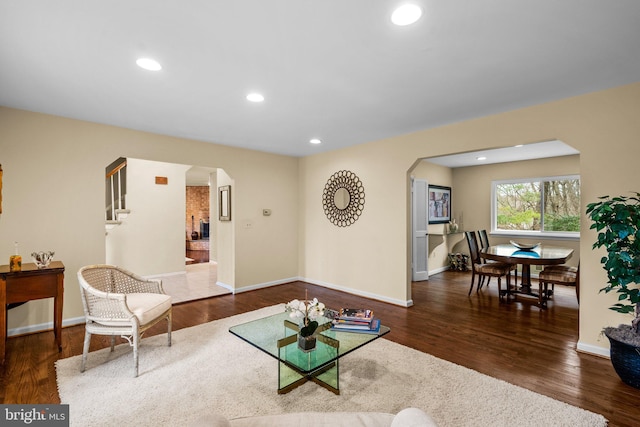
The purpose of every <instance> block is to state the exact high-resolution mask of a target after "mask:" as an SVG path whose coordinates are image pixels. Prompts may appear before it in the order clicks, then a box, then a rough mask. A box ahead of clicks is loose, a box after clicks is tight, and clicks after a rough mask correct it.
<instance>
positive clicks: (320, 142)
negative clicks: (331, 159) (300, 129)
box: [309, 138, 322, 144]
mask: <svg viewBox="0 0 640 427" xmlns="http://www.w3.org/2000/svg"><path fill="white" fill-rule="evenodd" d="M309 142H310V143H311V144H322V141H320V140H319V139H318V138H313V139H311V140H309Z"/></svg>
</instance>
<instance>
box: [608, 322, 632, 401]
mask: <svg viewBox="0 0 640 427" xmlns="http://www.w3.org/2000/svg"><path fill="white" fill-rule="evenodd" d="M604 334H605V335H606V337H607V338H609V343H610V344H611V364H612V365H613V369H615V371H616V373H617V374H618V376H619V377H620V379H621V380H622V382H623V383H625V384H628V385H630V386H631V387H635V388H638V389H640V348H638V347H635V346H632V345H630V344H627V343H625V342H622V341H619V340H617V339H616V338H614V337H612V336H611V335H610V334H609V333H608V332H607V331H605V332H604Z"/></svg>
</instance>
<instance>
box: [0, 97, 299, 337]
mask: <svg viewBox="0 0 640 427" xmlns="http://www.w3.org/2000/svg"><path fill="white" fill-rule="evenodd" d="M118 157H127V158H137V159H145V160H152V161H158V162H167V163H176V164H182V165H196V166H206V167H212V168H215V167H220V168H224V170H225V171H226V172H227V173H228V174H229V176H230V177H231V178H232V179H233V182H234V188H233V196H234V197H233V208H234V221H232V222H231V223H230V224H225V226H230V227H232V228H233V229H234V230H235V232H236V234H238V238H237V239H236V240H235V243H234V246H233V247H231V248H230V249H229V248H226V249H227V250H230V251H233V253H232V254H227V255H225V256H226V257H227V258H226V259H229V258H230V259H231V262H226V263H225V262H221V263H220V264H219V266H218V267H219V274H220V277H221V278H224V280H226V283H227V284H230V285H232V286H233V288H234V289H236V290H243V289H247V288H250V287H255V286H262V285H265V284H270V283H273V282H278V281H280V280H282V279H283V278H289V277H295V276H296V275H297V270H298V265H297V260H298V240H297V230H298V224H297V222H298V194H299V193H298V185H297V176H298V160H297V159H295V158H291V157H286V156H278V155H272V154H266V153H259V152H255V151H251V150H243V149H236V148H231V147H226V146H222V145H216V144H209V143H204V142H198V141H193V140H187V139H181V138H173V137H168V136H162V135H155V134H150V133H145V132H137V131H132V130H128V129H122V128H116V127H113V126H105V125H99V124H95V123H89V122H83V121H78V120H70V119H65V118H60V117H54V116H49V115H44V114H36V113H30V112H26V111H20V110H15V109H10V108H4V107H2V108H0V163H1V164H2V168H3V170H4V185H3V212H2V214H1V215H0V259H6V261H5V262H2V263H3V264H6V263H8V260H9V255H10V254H11V253H12V252H13V242H14V241H15V240H17V241H19V242H20V248H21V252H22V256H23V258H24V259H25V262H26V261H29V254H30V253H31V252H33V251H39V250H55V251H56V256H55V259H57V260H61V261H63V262H64V264H65V266H66V272H65V295H64V312H63V317H64V318H65V319H76V318H78V317H81V316H83V313H82V305H81V301H80V293H79V291H78V282H77V278H76V272H77V271H78V269H79V268H80V267H81V266H83V265H87V264H96V263H102V262H105V227H104V172H105V166H106V165H108V164H109V163H111V162H112V161H113V160H114V159H117V158H118ZM182 191H183V192H184V188H183V189H182ZM267 205H268V206H267ZM264 207H270V208H271V209H272V211H273V214H272V215H271V216H270V217H268V222H267V221H266V220H265V221H263V220H262V217H261V212H262V208H264ZM182 214H183V212H182ZM132 215H133V213H132ZM243 218H248V219H255V221H254V222H253V227H252V228H251V229H250V230H245V229H242V230H239V228H240V222H239V221H237V220H236V219H243ZM182 224H183V220H182V217H181V218H180V226H179V227H180V228H179V229H180V238H181V239H183V238H184V231H183V226H182ZM182 245H184V241H183V242H182ZM234 261H235V265H233V262H234ZM228 270H231V271H230V272H229V271H228ZM52 305H53V304H52V302H51V301H49V300H42V301H32V302H29V303H27V304H25V305H23V306H21V307H18V308H15V309H12V310H11V311H10V313H9V328H10V329H14V330H15V331H17V332H21V331H25V330H29V328H30V327H33V326H34V325H36V326H37V325H43V324H47V323H48V322H51V319H52V318H53V314H52V311H53V308H52Z"/></svg>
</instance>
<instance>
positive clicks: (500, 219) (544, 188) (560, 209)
mask: <svg viewBox="0 0 640 427" xmlns="http://www.w3.org/2000/svg"><path fill="white" fill-rule="evenodd" d="M492 196H493V203H492V219H493V227H492V232H496V233H504V234H516V235H517V234H526V235H531V234H535V235H541V236H559V237H560V236H566V237H576V236H579V233H580V177H579V176H577V175H573V176H562V177H546V178H533V179H531V178H528V179H519V180H508V181H494V182H493V185H492Z"/></svg>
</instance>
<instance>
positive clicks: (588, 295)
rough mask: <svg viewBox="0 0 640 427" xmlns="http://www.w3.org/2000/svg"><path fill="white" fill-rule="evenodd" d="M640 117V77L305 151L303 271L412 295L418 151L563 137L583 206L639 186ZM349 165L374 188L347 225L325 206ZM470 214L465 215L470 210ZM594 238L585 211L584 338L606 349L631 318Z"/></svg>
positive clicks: (586, 344)
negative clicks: (412, 175) (614, 331)
mask: <svg viewBox="0 0 640 427" xmlns="http://www.w3.org/2000/svg"><path fill="white" fill-rule="evenodd" d="M637 117H640V83H636V84H633V85H627V86H624V87H619V88H614V89H610V90H606V91H602V92H596V93H592V94H587V95H583V96H578V97H574V98H569V99H564V100H561V101H557V102H553V103H548V104H543V105H539V106H534V107H530V108H524V109H520V110H516V111H511V112H506V113H502V114H497V115H493V116H489V117H485V118H481V119H477V120H469V121H466V122H461V123H456V124H452V125H449V126H443V127H440V128H436V129H429V130H424V131H420V132H415V133H412V134H408V135H401V136H397V137H395V138H389V139H386V140H382V141H375V142H371V143H367V144H363V145H360V146H356V147H351V148H347V149H343V150H337V151H332V152H329V153H324V154H318V155H316V156H311V157H307V158H303V159H302V160H301V171H300V174H301V179H300V201H301V211H302V212H303V213H304V215H303V216H302V217H301V221H302V222H301V224H300V226H301V228H302V230H301V242H304V245H303V246H304V252H302V253H301V259H300V270H301V274H302V275H303V276H305V277H308V278H313V280H314V281H317V282H321V283H322V282H324V283H328V284H331V285H332V286H335V287H345V288H352V289H357V290H360V291H362V292H370V293H373V294H380V295H383V296H385V297H387V298H388V299H392V300H396V301H400V302H402V301H409V300H410V299H411V295H410V286H408V283H409V278H410V275H409V271H410V270H409V265H408V262H407V261H408V260H409V259H410V256H409V255H410V244H409V237H408V236H410V227H409V224H410V223H409V220H410V216H409V214H408V212H409V209H408V207H409V206H410V198H409V194H410V193H409V184H408V181H409V177H408V171H409V170H410V168H411V167H412V165H413V164H414V163H415V161H416V159H419V158H428V157H435V156H440V155H445V154H451V153H459V152H465V151H473V150H479V149H487V148H499V147H508V146H512V145H515V144H526V143H531V142H539V141H546V140H551V139H560V140H561V141H564V142H565V143H567V144H569V145H571V146H573V147H575V148H576V149H577V150H578V151H579V152H580V153H581V154H580V156H579V158H580V160H579V166H580V167H579V172H580V174H581V180H582V203H583V212H584V207H585V206H586V204H587V203H589V202H591V201H594V200H596V199H597V197H598V196H601V195H605V194H620V193H625V192H628V191H632V190H637V188H635V186H636V185H637V183H638V172H637V166H636V163H637V158H638V157H639V155H640V144H638V135H640V121H639V120H637ZM340 169H350V170H352V171H354V172H356V173H357V174H358V176H360V178H361V179H362V181H363V183H364V186H365V189H366V192H367V193H366V196H367V205H366V207H365V211H364V214H363V215H362V217H361V218H360V220H358V222H357V223H356V224H354V225H353V226H351V227H349V228H348V229H339V228H337V227H335V226H333V225H331V224H330V223H329V222H328V221H327V220H326V218H324V213H323V212H322V208H321V205H320V194H321V191H322V188H323V187H324V184H325V182H326V180H327V179H328V177H329V176H330V175H331V174H332V173H333V172H335V171H337V170H340ZM455 194H456V193H454V201H453V203H454V204H455V203H456V201H455V200H456V196H455ZM456 209H457V208H456V207H455V206H454V211H455V210H456ZM464 215H465V219H464V221H465V223H466V222H467V217H468V216H469V214H468V213H465V214H464ZM464 226H465V227H466V226H467V224H464ZM594 240H595V233H594V232H593V231H591V230H589V224H588V221H587V220H586V218H585V217H583V222H582V228H581V241H580V253H581V255H580V257H581V261H582V264H581V269H582V275H581V278H582V279H581V286H582V291H581V310H580V347H581V348H582V349H584V350H587V351H595V352H597V351H599V349H601V348H602V347H608V344H607V343H606V342H605V341H606V340H604V339H602V337H601V336H600V331H601V329H602V327H603V326H605V325H612V324H617V323H620V322H628V321H629V319H628V318H626V317H624V316H621V315H618V314H616V313H614V312H612V311H611V310H608V307H609V305H610V304H611V303H613V302H614V298H615V297H614V296H612V295H602V294H599V293H598V290H599V289H600V288H601V287H602V286H603V285H604V283H605V282H606V274H605V272H604V270H603V269H602V267H601V266H600V263H599V260H600V257H601V255H602V253H601V252H595V251H592V250H591V245H592V242H593V241H594ZM424 309H428V307H424Z"/></svg>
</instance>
